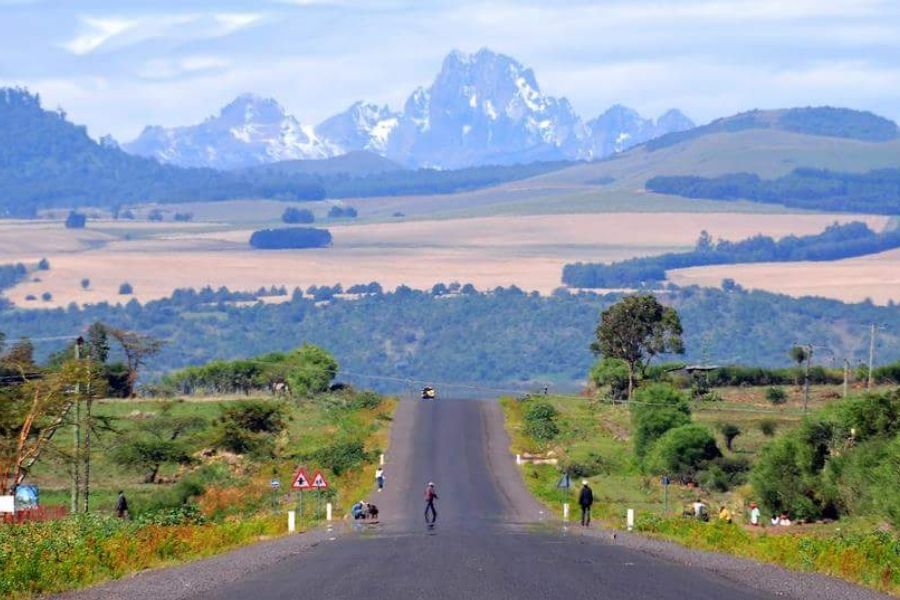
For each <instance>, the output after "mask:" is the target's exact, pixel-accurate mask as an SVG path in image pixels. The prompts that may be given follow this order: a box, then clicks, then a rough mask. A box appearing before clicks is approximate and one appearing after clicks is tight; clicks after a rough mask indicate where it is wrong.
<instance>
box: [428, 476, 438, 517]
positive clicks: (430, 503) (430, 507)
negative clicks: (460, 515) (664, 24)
mask: <svg viewBox="0 0 900 600" xmlns="http://www.w3.org/2000/svg"><path fill="white" fill-rule="evenodd" d="M437 499H438V495H437V492H435V490H434V482H433V481H429V482H428V487H426V488H425V522H426V523H429V524H433V523H434V522H435V521H437V510H435V508H434V501H435V500H437ZM429 512H431V520H430V521H429V520H428V513H429Z"/></svg>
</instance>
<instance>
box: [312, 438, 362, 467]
mask: <svg viewBox="0 0 900 600" xmlns="http://www.w3.org/2000/svg"><path fill="white" fill-rule="evenodd" d="M312 459H313V460H314V461H316V462H317V463H318V464H320V465H321V466H322V467H324V468H326V469H330V470H331V472H332V473H334V474H335V475H340V474H341V473H344V472H345V471H348V470H349V469H352V468H353V467H356V466H358V465H361V464H362V463H364V462H365V461H366V460H367V459H368V455H367V454H366V451H365V448H364V446H363V443H362V442H359V441H346V442H336V443H334V444H331V445H329V446H325V447H324V448H320V449H319V450H317V451H316V452H314V453H313V454H312Z"/></svg>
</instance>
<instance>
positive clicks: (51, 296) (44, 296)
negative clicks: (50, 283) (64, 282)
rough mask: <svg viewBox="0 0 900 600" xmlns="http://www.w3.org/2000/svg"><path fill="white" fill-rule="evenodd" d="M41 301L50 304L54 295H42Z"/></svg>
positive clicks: (45, 293) (47, 293)
mask: <svg viewBox="0 0 900 600" xmlns="http://www.w3.org/2000/svg"><path fill="white" fill-rule="evenodd" d="M41 300H43V301H44V302H50V301H51V300H53V294H51V293H50V292H44V293H43V294H41Z"/></svg>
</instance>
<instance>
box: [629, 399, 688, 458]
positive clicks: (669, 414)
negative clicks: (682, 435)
mask: <svg viewBox="0 0 900 600" xmlns="http://www.w3.org/2000/svg"><path fill="white" fill-rule="evenodd" d="M631 421H632V424H633V430H632V435H633V437H634V454H635V457H637V459H638V462H642V461H643V459H644V457H645V456H646V455H647V452H648V451H649V449H650V446H651V445H652V444H653V442H655V441H656V440H657V439H659V437H660V436H662V435H663V434H664V433H666V432H667V431H668V430H670V429H673V428H675V427H680V426H682V425H687V424H688V423H690V422H691V407H690V405H689V404H688V400H687V398H686V397H685V395H684V394H683V393H681V392H679V391H678V390H676V389H675V388H673V387H672V386H670V385H667V384H661V383H658V384H654V385H649V386H646V387H643V388H639V389H638V390H637V391H636V392H635V394H634V401H633V402H632V403H631Z"/></svg>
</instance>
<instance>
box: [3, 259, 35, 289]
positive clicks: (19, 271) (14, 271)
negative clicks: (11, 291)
mask: <svg viewBox="0 0 900 600" xmlns="http://www.w3.org/2000/svg"><path fill="white" fill-rule="evenodd" d="M26 275H28V269H26V268H25V265H23V264H22V263H15V264H11V265H0V290H4V289H6V288H11V287H13V286H14V285H16V284H17V283H19V282H20V281H22V280H23V279H25V276H26Z"/></svg>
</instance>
